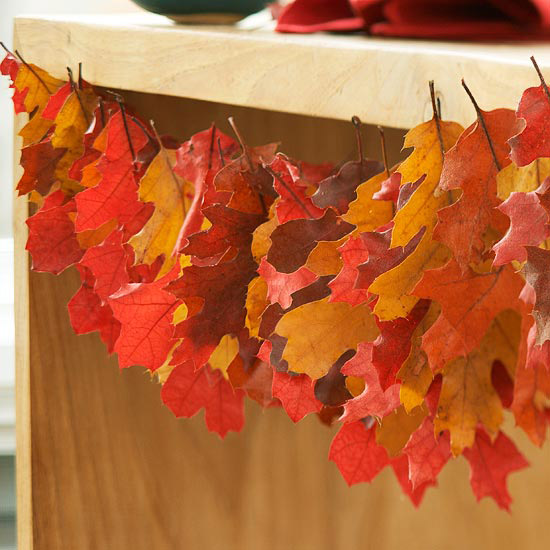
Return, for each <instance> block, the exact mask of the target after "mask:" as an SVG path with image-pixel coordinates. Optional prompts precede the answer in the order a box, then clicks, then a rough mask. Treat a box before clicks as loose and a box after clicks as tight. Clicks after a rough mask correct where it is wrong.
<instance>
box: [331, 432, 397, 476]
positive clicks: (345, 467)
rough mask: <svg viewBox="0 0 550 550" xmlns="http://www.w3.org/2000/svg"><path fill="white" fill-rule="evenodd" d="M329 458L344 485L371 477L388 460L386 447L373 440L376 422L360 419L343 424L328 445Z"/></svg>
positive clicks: (386, 463)
mask: <svg viewBox="0 0 550 550" xmlns="http://www.w3.org/2000/svg"><path fill="white" fill-rule="evenodd" d="M328 457H329V460H332V461H333V462H335V463H336V466H338V469H339V470H340V473H341V474H342V476H343V477H344V479H345V480H346V482H347V484H348V485H354V484H355V483H361V482H362V481H369V482H370V481H372V480H373V479H374V478H375V477H376V476H377V475H378V473H380V471H381V470H383V469H384V468H385V467H386V466H387V465H388V464H389V458H388V453H387V452H386V449H384V447H382V446H381V445H378V443H376V426H375V425H372V426H371V427H370V428H368V429H367V428H366V426H365V424H364V423H363V422H362V421H358V422H353V423H351V424H344V425H343V426H342V427H341V428H340V431H339V432H338V433H337V434H336V436H335V437H334V439H333V440H332V443H331V445H330V451H329V455H328Z"/></svg>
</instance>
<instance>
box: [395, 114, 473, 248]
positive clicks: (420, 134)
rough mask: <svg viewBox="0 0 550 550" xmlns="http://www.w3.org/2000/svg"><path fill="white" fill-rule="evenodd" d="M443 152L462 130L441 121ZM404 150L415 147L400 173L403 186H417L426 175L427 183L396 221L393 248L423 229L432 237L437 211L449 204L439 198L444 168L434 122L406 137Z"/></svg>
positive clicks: (426, 123)
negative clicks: (415, 184) (440, 179)
mask: <svg viewBox="0 0 550 550" xmlns="http://www.w3.org/2000/svg"><path fill="white" fill-rule="evenodd" d="M439 126H440V130H441V140H442V142H443V149H444V150H445V151H447V150H448V149H450V148H451V147H452V146H453V145H454V144H455V143H456V140H457V139H458V136H460V134H461V133H462V131H463V128H462V126H460V124H456V123H455V122H446V121H444V120H441V121H439ZM404 147H414V150H413V152H412V153H411V154H410V155H409V156H408V157H407V159H406V160H404V161H403V162H402V163H401V164H400V166H399V168H397V172H399V173H400V174H401V184H402V185H404V184H406V183H414V182H416V181H418V180H419V179H420V178H422V177H423V176H425V178H424V181H422V183H421V184H420V185H419V187H418V188H417V189H416V190H415V192H414V193H413V194H412V196H411V197H410V199H409V200H408V201H407V203H406V204H405V205H404V206H403V207H402V208H401V209H400V210H398V211H397V213H396V214H395V218H394V222H395V224H394V228H393V231H392V241H391V246H392V247H395V246H405V245H406V244H407V243H408V242H409V241H410V240H411V239H412V238H413V237H414V236H415V235H416V234H417V233H418V231H420V229H421V228H422V227H426V233H427V234H428V235H429V237H430V238H431V235H432V230H433V228H434V226H435V224H436V222H437V211H438V210H439V209H440V208H442V207H444V206H446V205H447V204H448V197H447V195H446V194H443V195H441V196H436V192H435V191H436V189H437V186H438V184H439V178H440V176H441V169H442V168H443V153H442V151H441V143H440V139H439V132H438V128H437V123H436V120H435V119H432V120H429V121H428V122H424V123H423V124H420V125H419V126H416V127H415V128H413V129H412V130H410V131H409V132H408V133H407V135H406V136H405V143H404Z"/></svg>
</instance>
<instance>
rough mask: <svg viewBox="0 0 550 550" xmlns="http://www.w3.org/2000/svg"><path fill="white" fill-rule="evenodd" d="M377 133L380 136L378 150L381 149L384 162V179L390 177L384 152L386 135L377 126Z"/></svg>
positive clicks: (386, 153) (386, 155) (385, 152)
mask: <svg viewBox="0 0 550 550" xmlns="http://www.w3.org/2000/svg"><path fill="white" fill-rule="evenodd" d="M377 128H378V133H379V134H380V148H381V149H382V160H383V162H384V170H385V172H386V177H387V178H389V177H390V168H389V166H388V151H387V150H386V135H385V134H384V128H382V126H377Z"/></svg>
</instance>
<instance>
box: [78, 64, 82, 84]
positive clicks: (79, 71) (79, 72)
mask: <svg viewBox="0 0 550 550" xmlns="http://www.w3.org/2000/svg"><path fill="white" fill-rule="evenodd" d="M78 89H79V90H82V61H80V62H79V63H78Z"/></svg>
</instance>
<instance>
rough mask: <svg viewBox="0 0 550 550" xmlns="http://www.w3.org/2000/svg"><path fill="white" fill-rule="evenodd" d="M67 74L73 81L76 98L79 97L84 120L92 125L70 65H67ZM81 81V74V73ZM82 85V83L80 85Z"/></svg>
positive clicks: (72, 85)
mask: <svg viewBox="0 0 550 550" xmlns="http://www.w3.org/2000/svg"><path fill="white" fill-rule="evenodd" d="M79 72H80V71H79ZM67 74H68V75H69V82H70V83H71V89H72V91H73V92H74V93H75V94H76V98H77V99H78V104H79V105H80V110H81V111H82V116H83V117H84V120H85V121H86V124H87V125H88V126H89V125H90V120H89V119H88V113H86V109H84V104H83V103H82V98H81V97H80V94H79V93H78V89H77V87H76V85H75V83H74V80H73V71H72V70H71V68H70V67H67ZM79 81H80V75H79ZM79 87H80V85H79Z"/></svg>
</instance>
